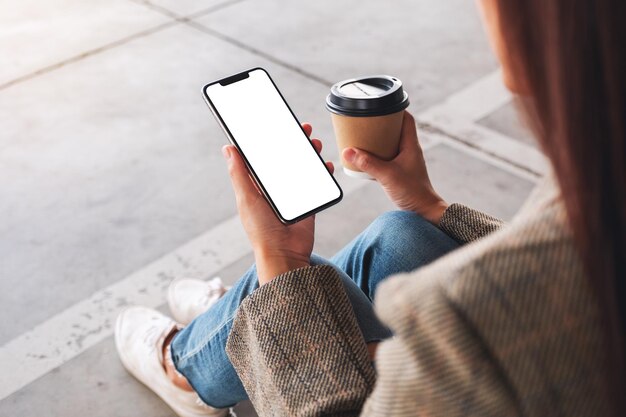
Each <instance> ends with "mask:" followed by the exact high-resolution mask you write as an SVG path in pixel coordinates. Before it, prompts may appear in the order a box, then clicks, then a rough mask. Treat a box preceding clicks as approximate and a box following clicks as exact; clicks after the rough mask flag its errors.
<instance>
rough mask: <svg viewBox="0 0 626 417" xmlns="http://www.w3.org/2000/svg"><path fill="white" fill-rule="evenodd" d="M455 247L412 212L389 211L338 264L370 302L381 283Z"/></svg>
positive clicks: (433, 227) (357, 239) (355, 242)
mask: <svg viewBox="0 0 626 417" xmlns="http://www.w3.org/2000/svg"><path fill="white" fill-rule="evenodd" d="M458 246H459V244H458V243H457V242H456V241H455V240H454V239H452V238H451V237H449V236H448V235H446V234H445V233H444V232H443V231H441V230H440V229H439V228H438V227H436V226H434V225H433V224H431V223H430V222H428V221H427V220H426V219H424V218H423V217H421V216H419V215H417V214H415V213H413V212H411V211H390V212H387V213H384V214H382V215H381V216H379V217H378V218H377V219H376V220H374V221H373V222H372V224H370V226H369V227H368V228H367V229H366V230H365V231H364V232H363V233H362V234H361V235H359V236H358V237H357V238H356V239H355V240H354V241H353V242H352V243H351V244H350V245H349V249H346V250H344V251H342V252H341V253H340V255H339V256H338V259H337V261H338V262H339V263H340V264H341V265H342V266H343V267H345V269H346V272H347V273H348V274H349V275H350V276H352V278H353V279H354V280H355V282H356V283H357V285H358V286H359V287H360V288H361V289H362V290H363V291H364V292H365V293H366V294H367V295H368V296H369V297H370V298H371V299H372V300H373V299H374V296H375V293H376V287H377V286H378V284H379V283H380V282H381V281H382V280H384V279H386V278H387V277H389V276H390V275H394V274H397V273H401V272H410V271H414V270H416V269H417V268H420V267H422V266H424V265H427V264H429V263H430V262H432V261H434V260H436V259H437V258H439V257H441V256H443V255H444V254H446V253H448V252H450V251H452V250H454V249H456V248H457V247H458Z"/></svg>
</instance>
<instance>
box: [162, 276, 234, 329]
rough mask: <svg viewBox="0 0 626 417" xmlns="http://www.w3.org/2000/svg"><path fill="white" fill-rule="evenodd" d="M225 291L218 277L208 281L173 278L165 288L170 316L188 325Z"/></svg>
mask: <svg viewBox="0 0 626 417" xmlns="http://www.w3.org/2000/svg"><path fill="white" fill-rule="evenodd" d="M226 291H227V288H225V287H224V284H223V283H222V280H221V279H220V278H213V279H212V280H210V281H203V280H200V279H190V278H189V279H188V278H184V279H175V280H174V281H172V283H171V284H170V287H169V289H168V290H167V303H168V304H169V307H170V312H171V313H172V317H174V319H175V320H176V321H178V322H179V323H182V324H184V325H188V324H189V323H191V322H192V321H193V319H195V318H196V317H198V316H199V315H200V314H202V313H204V312H205V311H207V310H208V309H209V308H210V307H211V306H212V305H213V304H215V303H216V302H217V300H219V299H220V298H221V297H222V296H223V295H224V294H225V293H226Z"/></svg>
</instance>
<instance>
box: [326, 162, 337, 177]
mask: <svg viewBox="0 0 626 417" xmlns="http://www.w3.org/2000/svg"><path fill="white" fill-rule="evenodd" d="M326 166H327V167H328V170H329V171H330V173H331V174H334V173H335V164H333V163H332V162H326Z"/></svg>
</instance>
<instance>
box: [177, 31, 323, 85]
mask: <svg viewBox="0 0 626 417" xmlns="http://www.w3.org/2000/svg"><path fill="white" fill-rule="evenodd" d="M184 23H185V24H187V25H188V26H189V27H192V28H194V29H196V30H198V31H200V32H202V33H205V34H207V35H209V36H212V37H214V38H217V39H220V40H221V41H223V42H226V43H229V44H230V45H232V46H235V47H237V48H239V49H242V50H244V51H246V52H248V53H251V54H253V55H256V56H258V57H261V58H263V59H265V60H267V61H270V62H272V63H273V64H276V65H278V66H280V67H282V68H285V69H286V70H288V71H291V72H293V73H296V74H298V75H300V76H302V77H304V78H306V79H308V80H310V81H313V82H315V83H317V84H320V85H323V86H324V87H327V88H329V87H330V86H331V85H333V82H332V81H330V80H327V79H325V78H323V77H321V76H319V75H317V74H314V73H312V72H309V71H306V70H304V69H302V68H300V67H299V66H297V65H295V64H292V63H290V62H288V61H285V60H283V59H280V58H278V57H276V56H274V55H272V54H270V53H267V52H265V51H263V50H261V49H259V48H256V47H254V46H252V45H249V44H247V43H245V42H242V41H240V40H238V39H235V38H233V37H231V36H229V35H226V34H224V33H222V32H219V31H217V30H215V29H213V28H210V27H208V26H206V25H204V24H202V23H199V22H196V21H195V20H186V21H185V22H184Z"/></svg>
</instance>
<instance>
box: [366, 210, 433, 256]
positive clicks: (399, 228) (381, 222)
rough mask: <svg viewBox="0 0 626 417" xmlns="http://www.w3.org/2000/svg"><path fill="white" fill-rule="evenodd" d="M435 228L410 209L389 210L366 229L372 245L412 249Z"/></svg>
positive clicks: (400, 250) (400, 249)
mask: <svg viewBox="0 0 626 417" xmlns="http://www.w3.org/2000/svg"><path fill="white" fill-rule="evenodd" d="M432 228H435V226H433V225H432V224H430V223H429V222H428V221H427V220H426V219H424V218H423V217H421V216H419V215H417V214H415V213H413V212H410V211H389V212H386V213H384V214H382V215H380V216H378V217H377V218H376V220H374V221H373V222H372V224H371V225H370V227H368V229H367V231H366V235H367V239H366V240H367V241H368V244H369V245H370V246H380V247H386V248H393V249H394V250H395V251H397V252H403V251H411V249H412V248H413V246H414V245H416V244H418V243H419V242H420V241H423V238H424V237H426V236H427V235H428V234H429V233H430V232H431V231H432V230H431V229H432Z"/></svg>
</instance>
